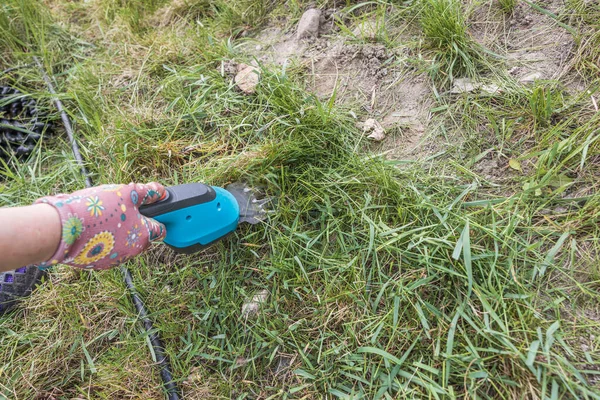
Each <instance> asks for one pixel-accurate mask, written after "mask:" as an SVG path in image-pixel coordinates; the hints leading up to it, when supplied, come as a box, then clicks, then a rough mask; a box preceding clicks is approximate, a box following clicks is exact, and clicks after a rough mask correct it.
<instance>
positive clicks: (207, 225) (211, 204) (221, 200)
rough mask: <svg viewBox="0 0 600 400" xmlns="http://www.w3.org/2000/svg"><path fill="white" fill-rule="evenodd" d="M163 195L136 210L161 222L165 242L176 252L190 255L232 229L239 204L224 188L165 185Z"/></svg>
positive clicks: (236, 224) (190, 184)
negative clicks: (165, 234) (164, 228)
mask: <svg viewBox="0 0 600 400" xmlns="http://www.w3.org/2000/svg"><path fill="white" fill-rule="evenodd" d="M166 190H167V194H166V197H165V198H164V199H162V200H160V201H159V202H157V203H153V204H149V205H145V206H142V207H140V213H141V214H142V215H144V216H146V217H149V218H154V219H155V220H157V221H159V222H162V223H163V224H164V225H165V227H166V229H167V236H166V237H165V243H166V244H167V245H168V246H169V247H171V248H172V249H173V250H174V251H176V252H178V253H185V254H191V253H195V252H197V251H200V250H202V249H204V248H206V247H207V246H210V245H211V244H213V243H215V242H217V241H218V240H219V239H222V238H224V237H225V236H227V235H228V234H230V233H231V232H233V231H235V229H236V228H237V226H238V222H239V218H240V207H239V205H238V202H237V200H236V199H235V197H234V196H233V195H232V194H231V193H229V192H228V191H227V190H225V189H223V188H220V187H216V186H208V185H205V184H203V183H187V184H184V185H177V186H170V187H167V188H166Z"/></svg>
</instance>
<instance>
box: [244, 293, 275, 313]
mask: <svg viewBox="0 0 600 400" xmlns="http://www.w3.org/2000/svg"><path fill="white" fill-rule="evenodd" d="M268 297H269V292H268V291H267V290H266V289H263V290H261V291H260V292H258V293H256V294H255V295H254V296H253V297H252V300H251V301H248V302H246V303H244V304H243V305H242V315H243V316H244V317H246V318H247V317H251V316H253V315H256V314H257V313H258V310H259V308H260V306H261V304H263V303H264V302H265V301H267V298H268Z"/></svg>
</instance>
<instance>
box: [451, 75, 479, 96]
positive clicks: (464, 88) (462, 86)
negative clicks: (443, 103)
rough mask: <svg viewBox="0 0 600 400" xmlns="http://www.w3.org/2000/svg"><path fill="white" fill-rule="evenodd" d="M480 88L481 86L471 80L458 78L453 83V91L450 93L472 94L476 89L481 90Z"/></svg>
mask: <svg viewBox="0 0 600 400" xmlns="http://www.w3.org/2000/svg"><path fill="white" fill-rule="evenodd" d="M480 86H481V84H479V83H477V82H473V81H472V80H471V79H470V78H458V79H455V80H454V82H453V83H452V89H450V93H452V94H459V93H470V92H472V91H474V90H475V89H479V87H480Z"/></svg>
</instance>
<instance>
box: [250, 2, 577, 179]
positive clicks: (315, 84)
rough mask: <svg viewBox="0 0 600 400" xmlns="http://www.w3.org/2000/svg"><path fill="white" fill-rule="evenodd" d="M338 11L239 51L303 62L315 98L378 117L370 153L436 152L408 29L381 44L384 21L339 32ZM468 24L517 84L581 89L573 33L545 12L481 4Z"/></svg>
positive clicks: (428, 85) (268, 32)
mask: <svg viewBox="0 0 600 400" xmlns="http://www.w3.org/2000/svg"><path fill="white" fill-rule="evenodd" d="M546 7H547V10H548V11H549V12H551V13H554V14H557V15H558V14H560V12H561V10H563V8H564V7H565V5H564V2H563V1H561V0H552V1H550V2H548V4H547V5H546ZM337 16H338V14H336V10H333V9H330V10H326V11H324V12H323V13H322V15H321V18H320V30H319V37H317V38H308V39H306V38H305V39H298V38H297V37H296V28H295V27H294V26H293V25H292V24H287V23H286V21H281V20H280V21H278V22H277V23H276V24H272V25H269V26H267V27H266V28H265V29H263V30H262V31H261V32H260V33H258V34H257V35H256V36H255V37H254V38H253V39H252V40H250V41H249V42H248V44H247V45H246V46H245V47H244V48H243V51H244V52H245V53H247V54H248V55H250V56H252V57H255V58H256V59H257V60H258V62H260V63H263V64H265V65H272V66H276V67H283V66H288V65H300V66H302V67H303V68H305V69H306V70H307V71H308V72H309V74H308V75H309V77H310V78H309V80H308V82H307V86H308V87H309V89H310V90H312V92H313V93H314V94H315V95H317V96H319V97H320V98H322V99H328V98H330V97H331V96H332V95H335V96H336V102H338V103H344V104H345V105H347V106H348V107H350V109H352V110H353V111H354V112H355V114H357V115H360V114H363V115H364V114H365V113H366V115H367V118H375V119H376V120H378V121H379V122H380V123H381V125H382V126H383V127H384V128H385V129H386V133H388V135H387V137H386V139H385V140H384V141H383V143H381V144H379V145H377V146H374V150H375V151H377V152H381V153H383V154H385V156H386V157H387V158H389V159H392V160H401V159H403V160H411V159H423V158H427V157H429V156H431V155H433V154H435V153H438V152H439V151H440V150H441V149H443V147H444V146H443V145H442V144H441V143H440V142H439V141H438V140H436V139H434V138H433V137H432V135H431V134H430V133H431V132H430V130H431V129H430V127H431V126H432V116H431V108H432V107H433V106H434V103H435V101H434V90H433V87H432V85H433V83H432V82H431V79H430V77H429V75H428V73H427V72H426V71H423V70H422V69H420V68H417V67H416V66H415V62H414V60H415V59H418V58H419V57H422V54H420V51H419V50H418V49H415V45H414V43H415V42H416V41H418V38H416V37H414V36H412V35H411V34H410V27H403V28H401V29H402V31H400V32H399V33H398V34H397V35H396V37H397V38H396V39H395V41H394V43H392V44H390V43H381V40H379V39H380V38H378V36H377V34H376V32H377V30H378V28H380V26H379V25H380V24H382V23H383V22H381V21H378V20H375V19H374V18H370V19H368V18H367V19H365V20H362V21H360V22H358V23H356V22H355V23H354V24H352V22H350V23H349V26H348V27H347V29H344V30H342V29H340V27H339V24H340V22H339V21H341V20H342V19H340V18H338V19H337V21H338V22H336V17H337ZM343 23H347V21H344V22H343ZM469 27H470V34H471V36H472V37H473V39H474V40H475V41H476V42H478V43H479V44H481V45H483V46H485V47H486V48H489V49H490V51H491V52H492V53H493V54H495V55H496V56H497V57H498V63H501V64H502V65H504V67H505V73H506V76H507V77H508V78H509V79H513V80H514V81H515V82H516V83H518V84H523V85H526V84H531V83H533V82H534V81H535V80H538V79H556V80H560V81H561V83H563V84H564V85H565V87H566V88H567V89H568V90H569V91H571V92H577V91H581V90H583V84H582V83H581V81H580V80H579V78H578V77H577V76H576V75H575V74H573V73H571V67H572V63H571V57H572V52H573V48H574V40H573V37H572V35H571V34H570V33H569V32H568V31H567V30H566V29H565V28H563V27H561V26H559V25H558V24H557V22H556V20H555V19H553V18H551V17H550V16H548V15H546V14H543V13H541V12H539V11H538V10H535V9H533V8H532V7H530V6H529V5H527V4H525V3H519V4H518V5H517V6H516V8H515V10H514V12H513V13H512V15H506V14H504V13H502V11H501V10H500V9H499V8H498V7H494V6H493V3H486V5H485V6H481V7H479V8H476V9H474V10H472V12H471V15H470V18H469ZM386 29H388V31H389V27H386ZM411 60H412V62H411ZM490 79H491V80H492V81H493V80H494V77H490ZM468 85H470V84H469V83H468ZM497 85H498V87H501V84H500V83H499V84H497ZM494 87H495V86H494ZM469 90H470V89H467V90H466V91H469ZM359 123H360V122H359ZM495 168H496V166H493V169H495Z"/></svg>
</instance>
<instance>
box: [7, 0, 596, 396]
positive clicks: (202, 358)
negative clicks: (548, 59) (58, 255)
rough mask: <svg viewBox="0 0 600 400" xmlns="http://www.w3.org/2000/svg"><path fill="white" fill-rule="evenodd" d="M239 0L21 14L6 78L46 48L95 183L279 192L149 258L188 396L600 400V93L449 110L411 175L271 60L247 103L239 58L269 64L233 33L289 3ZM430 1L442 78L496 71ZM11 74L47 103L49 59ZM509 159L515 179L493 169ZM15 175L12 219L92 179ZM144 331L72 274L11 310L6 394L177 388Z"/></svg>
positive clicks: (13, 15) (156, 308) (49, 155)
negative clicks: (216, 238) (208, 238)
mask: <svg viewBox="0 0 600 400" xmlns="http://www.w3.org/2000/svg"><path fill="white" fill-rule="evenodd" d="M230 3H231V4H225V2H221V1H218V2H215V3H214V4H213V5H212V6H210V7H209V6H207V7H206V8H205V7H202V6H201V4H200V3H195V2H189V3H179V2H177V4H171V3H168V2H158V1H156V2H154V3H153V4H152V5H151V6H150V5H146V6H144V7H142V6H141V5H139V4H138V3H135V2H114V1H104V0H102V1H95V2H91V3H85V2H81V3H80V2H70V1H66V0H57V1H55V2H53V8H52V11H50V10H48V9H47V8H45V7H44V6H43V5H42V4H41V2H37V1H31V0H7V1H5V2H4V4H3V5H2V6H0V49H1V51H2V53H3V54H5V55H6V58H3V59H2V61H0V68H5V67H9V66H13V65H26V64H28V63H30V62H31V60H30V56H31V53H35V54H40V55H42V56H43V58H44V60H45V62H46V67H47V69H48V70H49V71H53V73H54V76H55V79H56V83H57V89H58V91H59V92H60V93H61V98H62V99H63V101H64V102H65V106H66V107H67V109H68V110H69V112H70V114H71V116H72V118H73V120H74V122H75V124H76V126H77V131H78V133H79V134H80V135H81V136H82V140H81V142H82V151H83V153H84V158H85V159H86V160H87V161H88V168H89V169H90V170H91V171H92V172H93V174H94V181H95V182H98V183H109V182H129V181H131V180H135V181H148V180H155V179H157V180H160V181H161V182H163V183H165V184H177V183H184V182H192V181H204V182H206V183H208V184H216V185H223V184H225V183H228V182H230V181H233V180H238V179H243V180H245V181H247V182H249V183H250V184H251V185H255V186H262V187H263V188H264V189H265V191H266V192H267V194H268V195H271V196H274V198H275V200H276V201H275V203H276V207H275V208H274V212H273V213H272V214H270V215H269V218H268V220H267V221H266V222H265V224H263V225H259V226H255V227H241V228H240V229H239V230H238V232H236V234H235V235H232V236H231V237H230V238H228V239H227V240H224V241H222V242H220V243H218V244H217V245H215V246H214V247H212V248H210V249H208V250H206V251H205V252H203V253H200V254H196V255H192V256H174V255H173V254H172V253H171V252H170V251H169V250H168V249H165V248H163V247H160V246H158V247H156V248H154V249H153V250H152V251H150V252H148V253H147V254H144V255H143V256H142V257H140V258H139V259H138V260H136V261H135V262H131V263H130V264H129V265H128V267H129V268H130V269H131V270H132V273H133V275H134V281H135V282H136V285H137V289H138V290H139V292H140V294H141V295H142V297H143V298H144V299H145V301H146V303H147V308H148V309H149V310H150V311H152V315H151V318H152V320H153V321H155V328H156V329H157V330H158V331H159V332H160V335H161V338H162V339H163V341H164V343H165V346H166V351H167V353H168V354H169V356H170V358H171V360H172V364H173V375H174V376H175V377H176V378H177V379H178V384H179V386H180V387H181V388H182V391H183V395H184V397H185V398H222V399H230V398H235V399H243V398H276V399H285V398H296V397H297V398H315V399H316V398H340V399H349V398H353V399H359V398H363V399H390V398H433V399H441V398H466V397H470V398H484V399H497V398H510V399H512V398H542V399H545V398H549V399H561V398H583V399H599V398H600V395H599V393H600V392H599V389H598V375H599V374H598V368H599V367H600V361H599V360H600V342H599V340H600V335H598V334H597V332H599V331H600V321H599V320H598V315H599V311H600V310H599V309H598V304H600V302H599V300H600V297H599V295H598V292H599V289H600V271H599V270H598V264H599V263H598V254H599V252H600V243H599V242H598V237H600V230H599V228H598V221H599V220H600V195H598V192H597V186H598V176H600V171H599V170H598V166H597V165H598V162H597V160H598V159H600V144H599V141H598V138H599V133H598V126H599V124H600V120H599V118H600V117H599V116H598V113H597V112H595V110H594V109H593V107H592V105H591V103H590V98H589V95H587V94H586V95H585V96H584V95H581V96H569V95H567V94H565V93H563V91H561V90H560V88H559V87H558V86H557V85H554V84H545V83H543V82H542V83H539V84H538V85H539V86H534V87H532V88H507V90H505V91H503V92H502V93H501V94H498V95H496V96H493V97H491V96H488V97H484V96H481V97H479V96H477V95H476V94H472V95H471V94H464V95H461V96H459V97H458V98H453V99H452V101H451V102H448V104H442V105H441V106H440V107H438V111H437V112H436V113H435V115H434V117H435V118H436V120H435V122H436V126H440V130H441V131H443V133H444V134H447V135H452V134H456V135H457V136H450V137H451V138H452V139H454V138H458V139H460V140H455V141H456V142H457V143H459V144H457V145H456V146H455V147H452V148H450V150H449V151H448V152H447V153H446V154H444V156H443V157H442V156H440V157H439V158H437V159H435V160H434V161H435V162H431V161H429V162H420V161H415V162H413V163H412V164H405V166H404V167H403V168H402V169H398V168H395V167H394V166H393V163H391V162H387V161H385V160H383V159H382V158H381V157H378V156H377V155H374V154H372V153H370V152H367V151H366V150H367V149H368V148H369V146H368V145H366V144H364V143H362V142H360V140H361V134H360V132H358V131H357V128H356V127H355V123H356V121H355V119H354V118H353V117H352V113H350V112H348V110H345V109H344V108H341V107H339V106H337V105H335V99H327V100H323V101H321V100H319V99H317V98H316V97H315V96H314V95H312V94H310V93H308V92H307V91H306V90H305V88H303V87H302V86H301V85H299V84H298V82H302V81H303V79H302V78H303V77H302V76H298V75H294V74H291V73H290V72H289V70H285V69H282V68H281V67H272V66H267V65H264V66H261V80H260V83H259V85H258V87H257V90H256V93H255V94H254V95H252V96H247V95H243V94H242V93H240V92H239V91H238V90H237V89H236V88H235V85H234V84H233V83H232V79H231V77H230V76H228V75H227V72H226V69H225V64H226V63H227V62H229V61H230V60H232V59H235V60H238V61H241V60H244V61H245V62H247V63H249V62H251V60H250V59H248V58H244V57H245V56H244V55H243V54H242V53H240V52H239V47H238V46H237V44H238V43H239V42H238V41H237V40H236V39H235V36H232V35H236V34H237V33H239V32H243V31H245V30H248V29H250V27H258V26H259V25H260V23H262V22H263V21H264V15H265V14H264V13H262V12H260V10H264V9H269V7H271V6H273V4H271V3H269V4H268V6H269V7H267V4H266V3H261V4H258V3H257V4H254V3H252V4H253V5H254V6H255V7H254V8H252V10H258V11H257V12H251V13H248V14H244V13H243V10H245V8H243V7H242V6H243V5H252V4H250V3H247V2H243V3H239V2H230ZM182 4H183V5H182ZM186 4H188V5H186ZM425 4H428V5H430V6H431V7H432V8H431V9H429V10H427V9H425V8H423V9H422V15H421V16H422V20H421V21H422V25H423V29H424V31H423V32H422V33H423V37H424V38H426V39H427V40H430V42H429V43H430V45H431V46H432V48H434V51H435V52H437V54H438V56H437V57H439V58H438V60H439V62H437V63H436V66H437V68H439V74H440V76H444V77H451V76H454V75H456V74H457V73H458V71H459V70H460V71H463V72H464V71H470V72H469V73H476V72H477V67H476V66H477V63H476V62H475V61H474V60H477V59H478V58H477V56H476V54H477V53H476V52H475V51H474V50H473V48H474V47H472V43H471V42H470V41H469V39H468V34H467V32H466V30H465V29H464V19H463V17H461V16H460V14H459V13H458V12H459V11H460V7H459V3H458V2H452V1H441V0H438V1H434V0H424V1H423V5H425ZM188 6H189V8H188ZM378 6H379V5H378ZM381 6H382V7H390V8H392V5H390V4H382V5H381ZM275 7H277V10H275V11H276V12H279V13H281V14H285V12H286V11H288V10H289V8H287V7H288V6H287V5H286V4H283V3H281V4H276V5H275ZM291 7H296V8H294V9H295V10H296V11H295V14H294V15H293V17H294V18H296V17H299V15H297V14H299V13H300V12H301V11H302V10H303V7H304V5H302V6H300V5H298V4H295V5H292V6H291ZM169 10H171V11H169ZM232 10H233V11H232ZM235 10H238V11H235ZM386 10H387V9H386ZM275 11H274V12H275ZM169 12H171V14H169ZM378 12H381V10H379V11H378ZM74 16H76V17H74ZM161 16H163V17H164V16H169V18H159V17H161ZM242 17H243V18H242ZM132 21H133V22H132ZM390 45H391V43H390ZM415 54H420V53H419V51H416V52H415ZM421 62H422V61H421ZM298 73H299V72H298ZM3 79H5V80H6V83H7V84H11V85H14V86H16V87H18V88H19V89H20V90H22V92H23V93H27V94H31V95H33V96H34V97H36V98H41V99H45V100H47V98H48V94H47V93H46V92H45V89H44V84H43V81H42V79H41V77H40V76H39V75H38V74H37V72H36V70H35V69H30V68H23V69H19V70H16V71H14V72H12V73H11V74H9V75H7V76H6V77H4V78H3ZM509 89H510V90H509ZM460 135H464V136H463V137H461V136H460ZM440 138H441V136H440ZM463 139H464V140H463ZM355 149H364V151H365V152H362V151H356V150H355ZM492 156H493V157H495V158H494V159H498V160H500V161H499V162H501V163H503V164H502V166H503V168H504V171H506V170H508V169H509V168H510V171H509V173H505V174H504V175H503V179H502V180H498V181H492V180H490V179H488V178H487V177H485V176H480V174H479V173H478V172H477V171H476V170H475V168H474V165H475V164H476V163H477V162H478V161H479V160H482V159H486V157H492ZM509 159H510V160H512V161H511V162H510V164H509ZM438 160H439V162H437V161H438ZM406 165H408V166H406ZM511 171H512V173H510V172H511ZM2 173H3V179H4V180H3V181H2V182H1V183H0V205H2V206H7V205H17V204H28V203H30V202H31V201H32V200H34V199H35V198H37V197H39V196H42V195H45V194H48V193H52V192H57V191H65V192H67V191H72V190H75V189H79V188H81V187H83V186H84V185H83V179H82V177H81V175H80V174H79V172H78V169H77V165H76V164H75V163H74V160H73V158H72V156H71V154H70V149H69V146H68V144H67V143H65V142H64V141H61V140H57V141H56V142H53V143H51V144H48V145H45V146H44V148H41V147H40V148H38V149H36V151H35V152H34V154H33V155H32V156H31V158H30V159H29V160H28V162H27V163H23V164H17V166H16V167H15V169H14V170H10V169H7V168H4V169H3V172H2ZM253 299H260V301H259V300H254V301H253ZM250 303H252V304H253V306H252V307H249V306H248V304H250ZM258 303H260V304H258ZM256 304H258V305H256ZM242 310H256V311H253V312H250V311H245V312H242ZM138 322H139V321H138V317H137V315H136V313H135V310H134V308H133V306H132V305H131V303H130V301H129V298H128V296H127V291H126V288H125V287H124V285H123V284H122V282H121V277H120V275H119V272H118V271H107V272H104V273H88V272H82V271H77V270H73V269H69V268H66V267H59V268H56V269H55V270H54V271H53V272H52V273H51V274H50V277H49V280H48V282H46V284H44V285H43V286H41V287H40V288H39V289H38V290H37V291H36V292H35V293H34V294H33V295H32V297H31V298H29V299H27V300H26V301H25V302H24V303H23V305H22V306H21V307H20V308H19V309H18V310H17V311H15V312H14V313H13V314H11V315H7V316H3V317H1V318H0V376H1V378H2V379H0V394H1V395H0V397H2V396H3V397H7V398H15V399H31V398H36V397H37V398H94V399H96V398H117V399H120V398H141V399H161V398H163V394H162V389H161V383H160V379H159V378H158V374H157V370H156V366H155V365H154V361H153V359H152V353H151V351H150V350H149V347H148V343H147V335H146V333H145V332H142V331H140V330H139V325H138Z"/></svg>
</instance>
